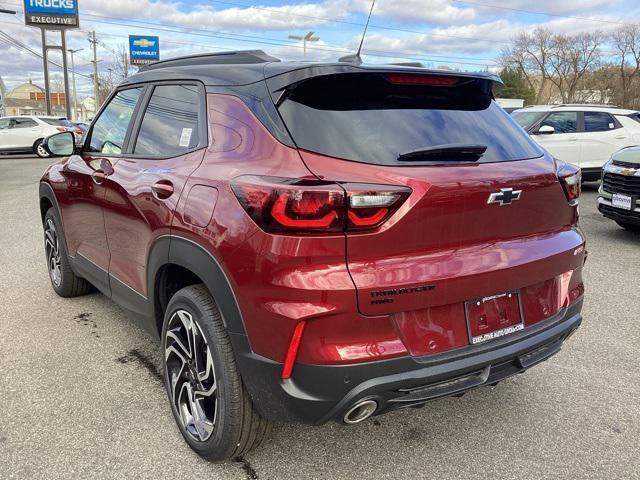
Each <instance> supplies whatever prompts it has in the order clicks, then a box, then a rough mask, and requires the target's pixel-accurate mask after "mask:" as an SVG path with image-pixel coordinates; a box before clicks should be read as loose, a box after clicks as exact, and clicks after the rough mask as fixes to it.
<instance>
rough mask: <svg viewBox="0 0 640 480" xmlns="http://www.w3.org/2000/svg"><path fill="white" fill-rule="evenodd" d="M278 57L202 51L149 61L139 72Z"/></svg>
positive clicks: (269, 59)
mask: <svg viewBox="0 0 640 480" xmlns="http://www.w3.org/2000/svg"><path fill="white" fill-rule="evenodd" d="M279 61H280V59H279V58H275V57H272V56H271V55H267V54H266V53H265V52H263V51H262V50H239V51H231V52H220V53H202V54H198V55H187V56H184V57H175V58H169V59H167V60H160V61H158V62H154V63H150V64H149V65H145V66H143V67H140V69H139V70H138V71H139V72H146V71H149V70H155V69H157V68H167V67H185V66H189V65H224V64H240V63H245V64H246V63H267V62H279Z"/></svg>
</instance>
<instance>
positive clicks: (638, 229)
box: [616, 221, 640, 232]
mask: <svg viewBox="0 0 640 480" xmlns="http://www.w3.org/2000/svg"><path fill="white" fill-rule="evenodd" d="M616 223H617V224H618V225H620V226H621V227H622V228H624V229H625V230H629V231H630V232H640V225H635V224H633V223H626V222H618V221H616Z"/></svg>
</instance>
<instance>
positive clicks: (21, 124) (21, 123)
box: [13, 118, 38, 128]
mask: <svg viewBox="0 0 640 480" xmlns="http://www.w3.org/2000/svg"><path fill="white" fill-rule="evenodd" d="M37 126H38V124H37V123H36V121H35V120H31V119H30V118H16V119H15V120H14V122H13V128H33V127H37Z"/></svg>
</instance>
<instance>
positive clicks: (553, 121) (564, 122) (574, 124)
mask: <svg viewBox="0 0 640 480" xmlns="http://www.w3.org/2000/svg"><path fill="white" fill-rule="evenodd" d="M540 126H541V127H547V126H548V127H553V129H554V130H555V133H575V132H577V131H578V112H553V113H550V114H549V116H548V117H547V118H545V119H544V121H543V122H542V123H541V124H540Z"/></svg>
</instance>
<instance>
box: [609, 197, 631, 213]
mask: <svg viewBox="0 0 640 480" xmlns="http://www.w3.org/2000/svg"><path fill="white" fill-rule="evenodd" d="M611 206H613V207H616V208H621V209H623V210H631V197H630V196H628V195H621V194H619V193H614V194H613V196H612V197H611Z"/></svg>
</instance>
